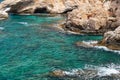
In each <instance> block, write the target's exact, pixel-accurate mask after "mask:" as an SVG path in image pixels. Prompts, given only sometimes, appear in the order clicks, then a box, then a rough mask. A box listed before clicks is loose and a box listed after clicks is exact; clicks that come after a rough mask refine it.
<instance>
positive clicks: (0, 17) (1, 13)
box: [0, 11, 8, 20]
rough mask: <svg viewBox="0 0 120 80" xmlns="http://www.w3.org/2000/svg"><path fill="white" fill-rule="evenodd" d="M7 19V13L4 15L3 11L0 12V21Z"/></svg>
mask: <svg viewBox="0 0 120 80" xmlns="http://www.w3.org/2000/svg"><path fill="white" fill-rule="evenodd" d="M7 18H8V13H6V12H5V11H0V20H3V19H7Z"/></svg>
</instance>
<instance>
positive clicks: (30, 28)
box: [0, 15, 120, 80]
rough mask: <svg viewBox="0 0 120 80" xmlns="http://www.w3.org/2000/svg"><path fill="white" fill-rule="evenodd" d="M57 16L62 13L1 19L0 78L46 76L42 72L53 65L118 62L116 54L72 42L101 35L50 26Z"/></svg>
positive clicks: (25, 79) (39, 79)
mask: <svg viewBox="0 0 120 80" xmlns="http://www.w3.org/2000/svg"><path fill="white" fill-rule="evenodd" d="M60 20H64V17H62V16H54V17H53V16H30V15H26V16H24V15H23V16H18V15H11V16H10V18H9V19H8V20H6V21H4V22H3V21H1V22H0V26H1V27H2V28H3V30H1V31H0V70H1V71H0V80H16V79H17V80H46V79H47V78H43V77H42V75H43V74H45V73H48V72H49V71H52V70H55V69H63V70H70V69H75V68H84V66H85V65H86V64H88V65H95V66H100V65H106V64H111V63H114V64H120V56H119V54H116V53H114V52H109V51H104V50H102V49H101V50H99V49H89V48H82V47H77V46H75V42H77V41H83V40H84V41H86V40H100V39H101V38H102V37H101V36H84V35H82V36H80V35H72V34H64V33H61V32H60V31H59V30H57V29H55V27H52V26H55V24H57V23H58V22H59V21H60Z"/></svg>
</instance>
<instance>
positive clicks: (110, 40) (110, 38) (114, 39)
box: [99, 0, 120, 50]
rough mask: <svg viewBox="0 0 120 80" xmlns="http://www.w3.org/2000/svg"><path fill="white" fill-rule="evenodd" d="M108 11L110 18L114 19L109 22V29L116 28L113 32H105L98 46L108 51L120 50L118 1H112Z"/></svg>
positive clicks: (119, 5) (119, 2)
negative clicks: (105, 47)
mask: <svg viewBox="0 0 120 80" xmlns="http://www.w3.org/2000/svg"><path fill="white" fill-rule="evenodd" d="M109 11H110V17H113V18H114V20H111V21H109V23H110V27H115V28H116V27H117V28H116V29H115V30H114V31H108V32H106V33H105V34H104V38H103V40H102V41H100V42H99V44H100V45H104V46H107V47H108V48H110V49H115V50H120V0H112V1H111V5H110V9H109ZM118 26H119V27H118Z"/></svg>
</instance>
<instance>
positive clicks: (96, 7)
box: [65, 0, 109, 34]
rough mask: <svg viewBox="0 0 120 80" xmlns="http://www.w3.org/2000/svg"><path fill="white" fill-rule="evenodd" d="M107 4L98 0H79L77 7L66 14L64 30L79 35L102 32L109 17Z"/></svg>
mask: <svg viewBox="0 0 120 80" xmlns="http://www.w3.org/2000/svg"><path fill="white" fill-rule="evenodd" d="M108 4H109V3H103V2H102V1H100V0H81V1H80V3H79V7H78V8H77V9H75V10H73V11H72V12H70V13H68V18H67V23H66V27H65V28H67V29H69V30H71V31H75V32H76V31H77V32H80V33H93V34H95V33H96V34H98V33H101V32H104V29H105V28H106V26H107V20H108V17H109V14H108V10H107V5H108ZM108 7H109V5H108Z"/></svg>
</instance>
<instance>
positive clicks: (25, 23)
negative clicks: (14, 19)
mask: <svg viewBox="0 0 120 80" xmlns="http://www.w3.org/2000/svg"><path fill="white" fill-rule="evenodd" d="M18 23H19V24H23V25H28V23H27V22H18Z"/></svg>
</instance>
